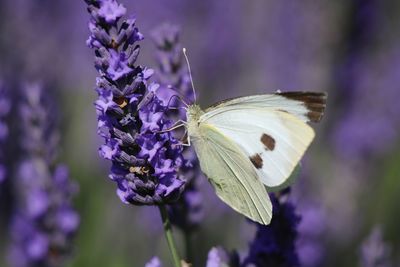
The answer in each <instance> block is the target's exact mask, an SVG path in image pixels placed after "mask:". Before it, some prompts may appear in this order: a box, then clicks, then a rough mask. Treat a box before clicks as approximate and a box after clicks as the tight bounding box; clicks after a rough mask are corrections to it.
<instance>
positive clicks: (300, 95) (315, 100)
mask: <svg viewBox="0 0 400 267" xmlns="http://www.w3.org/2000/svg"><path fill="white" fill-rule="evenodd" d="M326 98H327V94H326V93H320V92H282V93H275V94H264V95H252V96H245V97H238V98H232V99H228V100H224V101H221V102H218V103H216V104H214V105H212V106H211V107H209V108H208V109H206V111H205V112H206V116H205V118H206V117H212V116H214V115H215V114H218V113H220V112H221V111H225V110H226V109H236V108H242V107H244V106H245V107H246V108H257V109H267V110H276V111H282V112H287V113H290V114H292V115H294V116H295V117H297V118H298V119H300V120H302V121H305V122H308V121H312V122H318V121H320V120H321V118H322V116H323V115H324V111H325V106H326Z"/></svg>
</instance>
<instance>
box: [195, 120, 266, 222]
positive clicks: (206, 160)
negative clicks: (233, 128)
mask: <svg viewBox="0 0 400 267" xmlns="http://www.w3.org/2000/svg"><path fill="white" fill-rule="evenodd" d="M198 130H199V131H200V135H201V136H202V137H201V138H195V139H194V140H193V143H194V147H195V150H196V153H197V156H198V158H199V161H200V167H201V169H202V171H203V172H204V173H205V174H206V175H207V177H208V179H209V181H210V183H211V184H212V185H213V186H214V188H215V191H216V193H217V195H218V197H219V198H221V199H222V200H223V201H224V202H225V203H227V204H228V205H229V206H231V207H232V208H233V209H234V210H236V211H237V212H239V213H241V214H243V215H245V216H247V217H248V218H250V219H252V220H254V221H256V222H259V223H261V224H269V222H270V220H271V217H272V205H271V201H270V199H269V196H268V194H267V191H266V189H265V187H264V186H263V184H262V183H261V181H260V180H259V179H258V177H257V173H256V171H255V169H254V168H253V166H252V165H251V163H250V161H249V160H248V159H247V158H246V156H245V155H244V153H243V152H242V151H241V149H240V148H239V147H238V146H237V145H236V144H235V142H233V140H231V139H230V138H228V137H226V136H225V135H224V134H222V133H221V132H219V131H218V130H217V129H216V128H214V127H212V126H210V125H208V124H206V123H204V124H201V125H200V126H199V128H198Z"/></svg>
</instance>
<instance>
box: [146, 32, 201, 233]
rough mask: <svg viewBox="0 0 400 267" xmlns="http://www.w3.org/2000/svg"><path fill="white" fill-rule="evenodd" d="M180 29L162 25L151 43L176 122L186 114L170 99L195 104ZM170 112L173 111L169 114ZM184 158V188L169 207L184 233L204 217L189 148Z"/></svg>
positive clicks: (195, 162) (195, 165) (195, 163)
mask: <svg viewBox="0 0 400 267" xmlns="http://www.w3.org/2000/svg"><path fill="white" fill-rule="evenodd" d="M179 33H180V29H179V27H177V26H174V25H170V24H163V25H161V26H159V27H158V28H157V29H156V30H155V31H154V32H153V40H154V42H155V44H156V46H157V48H158V51H157V60H158V65H159V66H158V71H157V72H156V79H157V82H158V83H159V84H160V86H161V87H162V88H163V90H162V91H163V92H164V94H165V95H164V96H163V97H162V98H163V99H164V101H165V103H166V104H168V102H170V101H171V99H173V100H175V102H172V101H171V102H172V103H171V105H172V106H175V107H178V108H180V109H177V110H176V112H173V113H174V114H173V115H175V116H174V117H175V118H176V120H179V119H180V120H185V119H186V111H185V110H184V109H182V105H180V103H179V102H178V101H177V100H176V98H172V96H173V95H179V96H182V97H183V99H184V100H185V101H186V102H188V103H193V102H194V95H193V90H192V87H191V83H190V75H189V71H188V69H187V67H186V63H185V60H184V58H183V53H182V46H181V43H180V38H179V37H180V36H179ZM171 113H172V112H171ZM183 153H184V156H185V159H187V161H186V162H185V164H184V165H183V166H182V167H181V173H182V175H183V176H184V177H185V178H186V180H187V183H186V189H185V191H184V193H183V195H182V197H181V198H180V199H179V201H178V202H177V203H174V204H173V205H171V206H170V209H169V212H170V215H171V216H170V217H171V222H172V223H173V224H175V225H177V226H178V227H179V228H181V229H182V230H183V231H185V232H186V233H188V232H190V231H192V230H193V229H195V228H197V226H198V225H199V224H200V223H201V221H202V220H203V217H204V211H203V206H202V202H203V197H202V195H201V193H200V192H199V190H198V183H199V182H198V181H199V180H198V179H197V178H198V177H199V176H200V175H201V172H200V168H199V163H198V160H197V157H196V154H195V152H194V151H193V149H192V148H191V147H189V148H185V149H184V151H183Z"/></svg>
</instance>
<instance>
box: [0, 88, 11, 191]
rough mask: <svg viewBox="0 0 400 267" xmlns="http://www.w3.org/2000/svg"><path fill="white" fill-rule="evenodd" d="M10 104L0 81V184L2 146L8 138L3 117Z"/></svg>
mask: <svg viewBox="0 0 400 267" xmlns="http://www.w3.org/2000/svg"><path fill="white" fill-rule="evenodd" d="M10 108H11V102H10V99H9V96H8V95H7V90H6V86H5V85H4V84H3V83H2V82H1V81H0V183H1V182H2V181H3V180H4V179H5V178H6V168H5V166H4V165H3V164H2V163H3V162H4V158H3V157H4V145H5V141H6V138H7V136H8V126H7V124H6V122H5V117H6V116H7V114H8V113H9V111H10Z"/></svg>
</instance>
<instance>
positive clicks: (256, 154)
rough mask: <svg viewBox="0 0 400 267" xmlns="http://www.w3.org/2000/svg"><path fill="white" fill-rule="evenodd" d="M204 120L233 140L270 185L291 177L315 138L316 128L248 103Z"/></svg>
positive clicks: (279, 183) (293, 117) (295, 118)
mask: <svg viewBox="0 0 400 267" xmlns="http://www.w3.org/2000/svg"><path fill="white" fill-rule="evenodd" d="M204 123H206V124H210V125H212V127H215V128H216V129H217V130H218V131H219V132H221V133H222V134H223V135H225V136H227V137H228V138H229V139H231V140H233V141H234V142H235V144H237V146H239V147H240V149H241V150H242V151H243V153H244V154H245V155H246V159H245V160H246V162H250V163H251V164H252V166H253V169H254V170H255V171H256V173H257V175H258V177H259V179H260V180H261V181H262V182H263V183H264V184H265V185H267V186H269V187H275V186H278V185H281V184H282V183H284V182H285V181H286V180H287V179H288V178H289V176H290V174H291V173H292V171H293V170H294V168H295V167H296V165H297V164H298V162H299V161H300V159H301V157H302V156H303V154H304V152H305V150H306V149H307V147H308V146H309V145H310V143H311V141H312V140H313V138H314V131H313V129H312V128H311V127H310V126H309V125H307V124H306V123H305V122H304V121H302V120H300V119H298V118H297V117H296V116H294V115H292V114H290V113H287V112H280V111H276V110H271V109H263V108H253V107H251V106H250V107H248V106H245V105H244V106H243V107H239V106H238V107H237V108H235V109H225V110H224V111H223V112H219V113H218V114H216V115H214V116H212V117H209V118H208V119H207V120H206V121H204Z"/></svg>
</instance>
